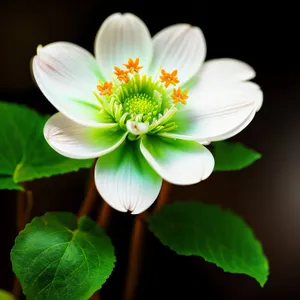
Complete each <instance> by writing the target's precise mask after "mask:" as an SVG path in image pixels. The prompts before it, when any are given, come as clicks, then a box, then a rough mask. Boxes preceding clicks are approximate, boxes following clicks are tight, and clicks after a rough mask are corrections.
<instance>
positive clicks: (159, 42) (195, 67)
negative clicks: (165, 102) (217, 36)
mask: <svg viewBox="0 0 300 300" xmlns="http://www.w3.org/2000/svg"><path fill="white" fill-rule="evenodd" d="M153 47H154V49H153V50H154V52H153V61H152V64H151V71H152V73H153V74H157V72H158V70H159V68H160V67H162V68H163V69H165V70H166V71H167V72H171V71H173V70H175V69H176V70H178V78H179V80H180V84H183V83H185V82H187V81H188V80H189V79H191V78H192V77H193V76H194V75H195V74H196V73H197V72H198V71H199V69H200V67H201V65H202V63H203V61H204V59H205V56H206V43H205V38H204V35H203V33H202V31H201V29H200V28H198V27H194V26H191V25H189V24H176V25H172V26H169V27H166V28H164V29H163V30H161V31H160V32H158V33H157V34H156V35H155V36H154V37H153Z"/></svg>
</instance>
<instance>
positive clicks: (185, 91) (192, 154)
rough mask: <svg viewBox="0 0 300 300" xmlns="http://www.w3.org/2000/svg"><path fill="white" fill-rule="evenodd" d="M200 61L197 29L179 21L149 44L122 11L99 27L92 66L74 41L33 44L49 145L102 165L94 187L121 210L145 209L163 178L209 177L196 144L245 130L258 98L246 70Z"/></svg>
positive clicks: (236, 64)
mask: <svg viewBox="0 0 300 300" xmlns="http://www.w3.org/2000/svg"><path fill="white" fill-rule="evenodd" d="M120 36H122V39H119V37H120ZM205 55H206V44H205V39H204V36H203V34H202V31H201V30H200V29H199V28H198V27H193V26H190V25H188V24H178V25H174V26H170V27H167V28H165V29H163V30H162V31H160V32H159V33H157V34H156V35H155V36H154V37H153V38H151V36H150V34H149V31H148V29H147V27H146V25H145V24H144V23H143V22H142V21H141V20H140V19H139V18H138V17H136V16H134V15H132V14H123V15H122V14H119V13H117V14H113V15H112V16H110V17H108V18H107V19H106V20H105V21H104V23H103V24H102V26H101V27H100V29H99V32H98V33H97V36H96V41H95V56H96V59H95V58H94V57H93V56H92V55H91V54H90V53H89V52H87V51H86V50H84V49H82V48H81V47H79V46H76V45H74V44H71V43H66V42H57V43H52V44H49V45H47V46H45V47H42V48H41V47H40V48H39V49H38V54H37V55H36V56H35V57H34V59H33V64H32V68H33V74H34V76H35V79H36V82H37V83H38V85H39V87H40V89H41V90H42V92H43V93H44V95H45V96H46V97H47V98H48V100H49V101H50V102H51V103H52V104H53V105H54V106H55V107H56V108H57V109H58V110H59V113H57V114H55V115H54V116H52V117H51V118H50V119H49V120H48V122H47V123H46V125H45V128H44V135H45V138H46V140H47V141H48V143H49V144H50V146H51V147H53V148H54V149H55V150H56V151H57V152H59V153H60V154H62V155H65V156H68V157H71V158H77V159H84V158H99V159H98V161H97V164H96V167H95V182H96V186H97V188H98V191H99V193H100V194H101V195H102V197H103V199H104V200H105V201H107V202H108V203H109V204H110V205H111V206H112V207H114V208H115V209H117V210H119V211H124V212H125V211H128V210H129V211H131V212H132V213H135V214H137V213H140V212H142V211H144V210H146V209H147V208H148V207H149V206H150V205H151V204H152V203H153V202H154V201H155V199H156V197H157V195H158V193H159V191H160V187H161V183H162V178H164V179H165V180H166V181H168V182H171V183H173V184H178V185H189V184H195V183H198V182H200V181H201V180H204V179H206V178H207V177H208V176H209V175H210V174H211V173H212V171H213V168H214V159H213V156H212V154H211V153H210V152H209V150H208V149H207V148H205V146H203V145H205V144H208V143H210V142H212V141H219V140H224V139H227V138H230V137H232V136H234V135H236V134H237V133H239V132H240V131H241V130H243V129H244V128H245V127H246V126H247V125H248V124H249V123H250V122H251V120H252V119H253V117H254V115H255V113H256V112H257V111H258V110H259V108H260V106H261V104H262V92H261V90H260V88H259V86H258V85H256V84H255V83H253V82H250V81H249V80H250V79H252V78H253V77H254V76H255V72H254V70H253V69H252V68H251V67H250V66H249V65H247V64H245V63H243V62H241V61H238V60H234V59H215V60H211V61H207V62H205V63H203V61H204V59H205ZM141 70H142V71H143V72H142V73H141Z"/></svg>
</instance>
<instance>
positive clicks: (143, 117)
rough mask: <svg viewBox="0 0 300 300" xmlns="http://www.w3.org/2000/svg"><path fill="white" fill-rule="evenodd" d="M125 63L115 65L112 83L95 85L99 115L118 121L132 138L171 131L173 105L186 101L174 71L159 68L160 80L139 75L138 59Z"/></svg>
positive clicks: (172, 125)
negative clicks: (114, 77) (99, 108)
mask: <svg viewBox="0 0 300 300" xmlns="http://www.w3.org/2000/svg"><path fill="white" fill-rule="evenodd" d="M124 66H125V67H126V69H127V70H124V69H120V68H118V67H115V68H114V69H115V72H114V74H115V75H116V77H117V79H115V80H113V82H100V84H99V85H98V86H97V89H98V90H99V94H100V95H99V94H97V93H95V95H96V97H97V98H98V100H99V101H100V103H101V105H102V109H101V111H100V113H101V114H102V117H103V118H104V119H106V120H107V121H108V122H117V123H118V124H119V126H120V128H122V129H123V130H125V131H128V132H129V135H128V138H129V139H131V140H135V139H138V138H139V137H140V136H141V135H143V134H156V133H158V132H164V131H171V130H174V129H175V128H176V127H177V126H176V124H175V122H174V121H172V118H173V116H174V115H175V113H176V111H177V108H176V104H177V103H178V102H181V103H182V104H186V99H187V98H188V96H187V89H186V90H185V91H181V89H180V88H178V89H176V88H174V86H175V85H177V84H178V83H179V80H178V78H177V70H174V71H173V72H172V73H167V72H166V71H165V70H163V69H162V70H161V76H160V77H159V79H153V78H152V77H151V76H147V75H140V74H139V70H140V69H141V68H142V66H139V59H138V58H137V59H136V60H132V59H129V60H128V64H124ZM169 86H170V88H168V87H169ZM172 86H173V88H172Z"/></svg>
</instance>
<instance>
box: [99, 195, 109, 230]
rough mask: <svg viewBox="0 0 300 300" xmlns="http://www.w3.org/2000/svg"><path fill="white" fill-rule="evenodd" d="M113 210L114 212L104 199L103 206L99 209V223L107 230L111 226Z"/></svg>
mask: <svg viewBox="0 0 300 300" xmlns="http://www.w3.org/2000/svg"><path fill="white" fill-rule="evenodd" d="M111 212H112V208H111V207H110V206H109V205H108V204H107V203H106V202H105V201H104V200H103V201H102V206H101V208H100V210H99V215H98V218H97V223H98V224H99V225H100V226H101V227H102V228H103V229H105V230H106V229H107V228H108V226H109V221H110V216H111Z"/></svg>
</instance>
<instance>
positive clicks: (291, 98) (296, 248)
mask: <svg viewBox="0 0 300 300" xmlns="http://www.w3.org/2000/svg"><path fill="white" fill-rule="evenodd" d="M261 3H262V1H261ZM261 3H260V4H259V3H254V2H238V3H237V4H234V3H233V2H230V1H225V3H224V2H223V4H219V3H218V2H215V1H209V2H206V1H205V2H204V1H202V2H201V1H200V2H196V1H195V2H192V1H191V0H187V1H178V2H175V1H156V2H154V1H151V0H148V1H141V0H140V1H122V2H120V3H118V2H117V1H101V0H92V1H88V0H86V1H81V2H80V3H77V2H76V1H70V0H64V1H57V2H56V1H45V2H43V1H38V0H32V1H6V0H2V1H1V3H0V38H1V45H0V99H1V100H5V101H11V102H18V103H24V104H27V105H29V106H31V107H33V108H35V109H37V110H38V111H40V112H42V113H53V112H55V109H54V108H53V107H52V106H51V104H50V103H48V101H47V100H46V99H45V98H44V97H43V96H42V94H41V92H40V91H39V90H38V88H37V87H35V86H34V84H33V81H32V78H31V75H30V69H29V61H30V58H31V57H32V56H33V55H34V54H35V51H36V47H37V45H39V44H43V45H45V44H47V43H50V42H53V41H59V40H64V41H70V42H73V43H77V44H79V45H81V46H83V47H85V48H87V49H88V50H89V51H91V52H92V51H93V42H94V36H95V34H96V32H97V30H98V28H99V26H100V24H101V23H102V21H103V20H104V19H105V18H106V17H107V16H108V15H110V14H111V13H113V12H115V11H120V12H132V13H135V14H137V15H138V16H139V17H141V18H142V19H143V20H144V21H145V22H146V24H147V25H148V26H149V29H150V32H151V33H152V34H154V33H156V32H157V31H159V30H160V29H162V28H163V27H165V26H167V25H171V24H173V23H179V22H180V23H182V22H187V23H191V24H193V25H197V26H199V27H201V28H202V30H203V32H204V34H205V37H206V40H207V47H208V55H207V59H210V58H217V57H233V58H237V59H240V60H244V61H246V62H247V63H249V64H250V65H252V66H253V67H254V68H255V70H256V71H257V77H256V79H255V81H256V82H257V83H258V84H259V85H260V86H261V87H262V90H263V91H264V95H265V96H264V104H263V107H262V109H261V111H260V112H259V113H258V114H257V116H256V117H255V119H254V121H253V122H252V123H251V125H250V126H248V127H247V129H246V130H244V131H243V132H242V133H240V134H239V135H238V136H236V137H235V140H238V141H241V142H243V143H245V144H247V145H249V146H251V147H253V148H254V149H256V150H258V151H259V152H261V153H262V154H263V158H262V159H261V160H260V161H258V162H257V163H256V164H254V165H253V166H251V167H249V168H247V169H245V170H242V171H239V172H231V173H215V174H213V175H212V176H211V177H210V178H209V179H208V180H206V181H205V182H203V183H201V184H199V185H195V186H190V187H174V188H173V191H172V201H173V200H189V199H195V200H202V201H205V202H210V203H221V204H222V205H223V206H224V207H228V208H231V209H232V210H234V211H235V212H237V213H238V214H240V215H241V216H242V217H243V218H244V219H245V220H246V221H247V222H248V223H249V224H250V225H251V226H252V227H253V229H254V230H255V232H256V235H257V237H258V238H259V239H260V240H261V241H262V243H263V245H264V250H265V252H266V254H267V256H268V257H269V260H270V267H271V275H270V277H269V281H268V283H267V284H266V286H265V287H264V288H263V289H262V288H260V287H259V285H258V284H257V283H256V282H255V281H254V280H253V279H251V278H248V277H246V276H243V275H232V274H228V273H223V272H222V271H221V270H220V269H218V268H217V267H215V266H214V265H210V264H208V263H205V262H204V261H202V260H201V259H200V258H193V257H179V256H177V255H175V254H174V253H173V252H171V250H169V249H168V248H166V247H164V246H162V245H161V244H160V243H159V242H158V241H157V240H156V239H155V238H154V237H153V236H152V234H150V233H149V234H148V235H147V240H146V244H145V253H144V261H143V267H142V274H141V275H142V276H141V277H140V282H139V289H138V291H137V297H136V299H145V300H148V299H156V300H159V299H201V298H216V299H267V298H269V297H270V298H273V299H283V298H287V299H297V298H298V299H299V297H300V285H299V283H298V282H299V277H300V276H299V275H300V239H299V230H300V218H299V217H298V216H299V214H300V197H299V184H297V183H298V182H299V181H300V160H299V156H298V155H299V152H300V151H299V149H300V147H299V146H300V145H299V144H300V142H299V134H298V132H299V131H300V120H299V111H298V108H299V104H298V103H299V101H300V58H299V57H300V55H299V54H300V51H299V50H300V49H299V46H298V39H299V21H297V15H296V14H297V9H296V8H294V7H292V6H290V5H289V4H288V1H285V2H280V6H276V4H274V2H273V3H272V5H271V4H270V5H267V7H264V6H263V4H261ZM86 175H87V171H84V170H83V171H80V172H78V173H71V174H67V175H63V176H56V177H54V178H52V179H50V180H40V181H38V182H34V183H33V188H34V194H35V204H34V209H33V214H34V215H41V214H43V213H45V212H46V211H52V210H70V211H73V212H76V211H77V210H78V207H79V203H80V201H81V200H82V198H83V195H84V180H85V177H86ZM0 200H1V201H0V205H1V206H0V207H1V209H0V211H1V214H0V216H1V217H0V224H1V247H0V250H1V257H0V268H1V270H0V278H1V280H0V288H4V289H11V286H12V279H13V275H12V272H11V265H10V261H9V251H10V248H11V247H12V245H13V240H14V237H15V235H16V228H15V220H14V216H15V193H14V192H7V191H1V192H0ZM132 219H133V218H132V216H131V215H129V214H122V213H119V212H116V211H114V213H113V216H112V223H111V226H110V228H109V232H108V233H109V235H110V236H111V238H112V240H113V243H114V244H115V246H116V249H117V250H116V253H117V256H118V263H117V266H116V268H115V270H114V272H113V275H112V276H111V277H110V279H109V280H108V281H107V283H105V285H104V287H103V289H102V295H103V299H104V300H105V299H121V294H122V288H123V283H124V277H125V274H126V273H125V271H126V263H127V249H128V242H129V237H130V231H131V226H132Z"/></svg>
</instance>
